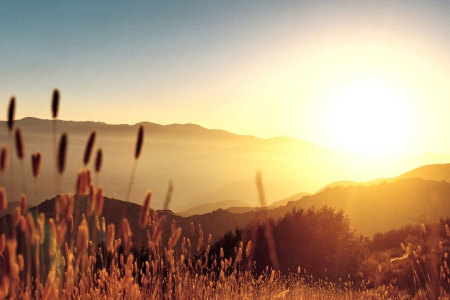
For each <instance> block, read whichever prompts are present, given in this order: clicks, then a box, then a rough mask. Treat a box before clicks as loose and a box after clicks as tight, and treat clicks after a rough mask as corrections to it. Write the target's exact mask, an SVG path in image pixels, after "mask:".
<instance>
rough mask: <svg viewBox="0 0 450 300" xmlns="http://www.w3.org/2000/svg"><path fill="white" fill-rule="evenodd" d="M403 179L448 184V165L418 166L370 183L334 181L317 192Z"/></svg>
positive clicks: (449, 179)
mask: <svg viewBox="0 0 450 300" xmlns="http://www.w3.org/2000/svg"><path fill="white" fill-rule="evenodd" d="M405 178H422V179H428V180H436V181H446V182H450V164H432V165H425V166H420V167H418V168H415V169H413V170H410V171H408V172H405V173H403V174H401V175H399V176H396V177H393V178H379V179H375V180H371V181H366V182H359V181H349V180H343V181H336V182H333V183H330V184H328V185H326V186H325V187H323V188H322V189H320V190H319V192H322V191H324V190H326V189H327V188H333V187H337V186H340V187H347V186H359V185H360V186H371V185H377V184H380V183H382V182H393V181H396V180H399V179H405Z"/></svg>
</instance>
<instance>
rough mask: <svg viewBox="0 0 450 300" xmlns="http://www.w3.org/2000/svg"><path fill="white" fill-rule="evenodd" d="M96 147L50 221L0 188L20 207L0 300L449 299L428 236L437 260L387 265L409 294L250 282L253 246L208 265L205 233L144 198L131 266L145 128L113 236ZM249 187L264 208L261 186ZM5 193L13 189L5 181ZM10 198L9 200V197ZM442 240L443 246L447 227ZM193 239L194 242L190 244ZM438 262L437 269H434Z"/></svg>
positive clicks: (11, 153) (60, 167)
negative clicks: (410, 284)
mask: <svg viewBox="0 0 450 300" xmlns="http://www.w3.org/2000/svg"><path fill="white" fill-rule="evenodd" d="M58 104H59V92H58V91H55V92H54V95H53V99H52V117H53V119H54V141H55V142H54V149H55V158H54V161H55V174H54V177H55V190H56V191H58V190H59V184H60V180H62V178H63V177H62V174H63V173H64V168H65V163H66V162H65V159H66V151H67V135H66V134H62V135H61V137H60V138H59V140H58V141H59V142H58V143H56V141H57V137H56V126H57V114H58ZM14 107H15V100H14V99H12V100H11V102H10V106H9V111H8V123H7V124H8V130H9V135H10V141H9V147H6V146H3V147H2V149H1V157H0V163H1V172H2V174H3V173H4V172H20V170H14V169H13V164H12V163H11V162H12V161H13V160H14V159H16V158H15V157H16V156H17V159H18V160H19V161H20V163H19V166H23V164H24V163H28V162H25V153H24V141H23V138H22V132H21V129H20V128H14ZM95 138H96V132H95V131H93V132H92V134H91V135H90V136H89V138H88V142H87V146H86V150H85V153H84V156H83V157H82V161H83V164H84V166H85V167H84V168H83V169H81V170H80V171H79V173H78V174H77V176H76V178H77V179H76V191H75V193H73V194H70V193H68V194H60V195H59V196H57V200H56V207H55V211H56V214H55V217H54V218H51V217H48V216H46V215H45V213H43V212H39V211H38V210H37V209H36V208H34V209H28V210H27V202H28V201H27V199H26V196H25V195H21V196H20V195H6V190H5V188H3V187H2V188H1V189H0V210H2V211H4V210H5V209H6V207H7V205H8V201H7V198H8V199H16V198H17V197H20V201H21V203H20V205H18V206H17V207H16V208H15V210H14V214H13V215H11V216H9V217H5V218H3V219H2V220H3V221H2V223H1V224H0V226H1V227H2V229H3V230H2V231H3V232H4V233H2V234H1V238H0V254H1V255H0V278H1V283H0V299H113V298H114V299H411V298H414V299H449V295H448V293H447V292H446V289H445V288H447V289H448V276H450V275H449V268H448V265H447V261H448V257H447V253H442V251H441V252H439V246H440V249H441V250H442V241H441V243H440V244H439V241H438V240H435V239H433V238H432V234H431V233H430V232H428V233H427V231H426V228H425V226H424V228H423V234H424V235H427V234H428V235H430V238H429V240H428V241H429V243H430V244H429V249H436V250H430V252H429V253H425V251H424V252H421V249H417V248H413V246H412V245H406V246H403V247H404V253H405V255H404V256H402V257H399V258H396V259H393V260H392V261H391V262H390V263H391V265H398V266H402V265H404V264H411V265H412V270H413V272H414V274H413V277H414V278H416V277H417V291H415V292H413V293H411V292H408V291H399V290H398V289H396V288H395V287H394V286H392V285H382V284H375V285H373V283H372V285H370V282H365V281H364V280H363V281H362V282H357V281H355V280H354V278H352V277H351V276H350V275H349V277H348V278H340V279H339V281H337V282H331V281H327V280H321V279H315V278H313V277H312V276H310V275H309V274H308V273H307V271H306V270H304V269H302V266H298V269H297V270H295V271H293V272H291V273H290V274H289V275H282V274H281V272H280V271H278V270H276V269H275V268H274V269H272V268H266V271H265V272H263V273H262V274H255V273H254V272H253V270H252V266H250V267H248V266H247V265H248V264H247V258H248V257H249V256H250V254H251V251H252V244H251V241H250V242H248V243H246V244H244V243H243V242H241V243H240V244H239V246H238V247H236V248H235V255H234V257H225V255H224V254H223V251H222V250H221V251H220V255H219V256H218V257H213V258H211V256H210V255H209V252H210V248H211V247H212V245H211V238H210V237H207V235H208V234H207V230H208V229H207V228H202V227H201V225H200V224H192V228H191V231H192V232H191V234H190V235H188V234H187V233H183V232H182V231H181V228H179V227H177V226H176V223H175V222H173V221H172V220H170V219H168V218H167V217H166V216H165V215H164V216H158V213H157V212H156V211H155V210H153V209H151V198H152V193H151V192H148V194H146V195H145V196H144V201H143V204H142V208H141V212H140V215H139V220H138V221H139V226H140V227H141V229H140V230H142V231H145V232H146V233H147V239H146V241H144V243H145V251H144V252H142V253H144V255H145V257H135V252H134V251H133V249H136V248H133V247H135V246H137V245H136V243H137V241H135V240H134V239H133V232H132V231H131V228H130V225H129V222H128V220H127V219H126V218H124V217H123V216H124V215H125V211H126V203H127V201H128V198H129V196H130V191H131V187H132V182H133V176H134V171H135V169H136V164H137V162H138V159H139V156H140V153H141V149H142V147H143V145H144V132H143V127H142V126H141V127H140V128H139V131H138V133H137V141H136V148H135V153H134V156H135V164H134V167H133V171H132V174H131V176H130V178H129V179H128V178H124V179H123V180H127V181H128V180H129V181H130V185H129V188H128V190H127V191H126V195H127V196H126V199H125V202H124V203H125V205H124V208H123V216H122V217H121V216H118V219H117V220H119V222H118V223H116V224H117V226H115V225H114V223H113V220H105V218H104V217H103V216H102V211H104V210H107V209H108V207H104V206H103V203H104V202H103V197H104V193H105V191H104V190H103V187H102V186H97V185H96V183H95V182H94V178H96V176H97V175H98V173H99V172H101V164H102V151H101V150H100V149H99V150H97V151H96V157H95V160H94V167H93V169H92V170H91V169H89V168H88V167H87V166H88V163H89V161H90V158H91V156H92V152H95V151H94V149H93V145H94V142H95ZM14 141H15V142H14ZM13 145H14V146H13ZM14 148H15V150H13V149H14ZM31 157H32V158H31V162H32V170H33V176H34V177H35V180H39V175H40V164H41V159H42V158H41V154H40V153H39V152H36V153H33V154H32V156H31ZM7 169H9V170H7ZM21 170H23V167H22V168H21ZM94 175H96V176H94ZM10 178H13V177H12V176H11V177H10ZM257 182H258V184H257V188H258V191H259V192H260V199H261V202H262V205H264V196H263V188H262V182H261V178H260V177H258V181H257ZM74 184H75V182H74ZM4 185H5V186H6V185H10V186H14V185H19V183H18V182H13V181H12V180H11V182H4ZM10 190H13V191H14V189H13V188H11V189H10ZM171 191H172V186H171V185H169V190H168V193H167V197H166V203H165V205H164V206H165V209H167V208H168V206H169V203H170V196H171ZM106 192H107V191H106ZM35 194H36V199H35V201H36V202H35V203H39V199H38V195H39V193H38V191H36V192H35ZM120 217H121V218H120ZM119 218H120V219H119ZM114 221H115V220H114ZM165 222H171V223H172V225H171V234H170V238H169V240H168V241H165V240H164V241H163V240H162V238H161V237H162V230H163V225H164V223H165ZM267 226H269V225H267ZM445 230H446V233H447V240H448V238H449V237H450V231H449V229H448V226H446V227H445ZM204 232H205V234H204ZM266 232H268V234H266V238H267V239H268V244H269V245H271V243H273V239H272V241H271V235H270V228H266ZM193 236H194V237H195V239H197V238H198V241H197V240H195V241H191V239H192V237H193ZM204 236H205V238H204ZM189 237H190V238H189ZM400 242H401V241H399V247H400ZM194 245H197V246H196V247H194ZM273 248H274V247H273V245H272V247H271V248H270V249H271V250H270V252H271V253H270V256H271V259H273V260H272V261H273V262H275V261H276V257H277V255H278V256H282V255H283V253H275V252H273V253H272V251H274V250H273ZM178 249H181V250H178ZM433 251H435V252H433ZM142 253H141V254H142ZM436 259H439V261H441V262H442V265H440V266H439V264H438V262H437V261H435V260H436ZM274 265H275V266H276V263H274ZM382 272H383V270H382V268H381V267H380V270H379V274H378V275H377V276H380V277H381V276H382V274H381V273H382ZM422 275H425V277H427V278H428V280H426V283H425V284H421V283H420V280H419V276H422ZM415 280H416V279H415ZM369 287H370V288H369Z"/></svg>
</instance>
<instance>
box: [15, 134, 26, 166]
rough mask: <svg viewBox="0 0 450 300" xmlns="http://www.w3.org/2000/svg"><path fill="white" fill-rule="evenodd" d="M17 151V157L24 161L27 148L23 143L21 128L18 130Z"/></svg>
mask: <svg viewBox="0 0 450 300" xmlns="http://www.w3.org/2000/svg"><path fill="white" fill-rule="evenodd" d="M16 149H17V157H19V159H22V158H23V157H24V156H25V146H24V143H23V134H22V129H20V127H18V128H16Z"/></svg>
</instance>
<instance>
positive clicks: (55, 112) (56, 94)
mask: <svg viewBox="0 0 450 300" xmlns="http://www.w3.org/2000/svg"><path fill="white" fill-rule="evenodd" d="M58 108H59V90H58V89H54V90H53V96H52V117H53V119H56V118H57V117H58Z"/></svg>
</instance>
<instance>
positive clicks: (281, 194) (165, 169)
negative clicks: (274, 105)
mask: <svg viewBox="0 0 450 300" xmlns="http://www.w3.org/2000/svg"><path fill="white" fill-rule="evenodd" d="M2 123H3V124H2ZM53 124H54V121H53V120H41V119H37V118H24V119H22V120H16V122H15V125H16V126H18V127H21V128H22V131H23V135H24V145H25V158H24V159H23V161H22V162H20V163H19V162H18V160H17V158H16V154H15V149H10V150H11V151H10V152H9V153H10V156H12V157H14V162H13V164H12V165H11V164H10V165H8V168H10V167H11V166H12V167H13V168H14V169H15V172H14V177H15V178H14V182H15V185H14V186H15V189H14V190H11V186H9V185H5V188H6V192H7V195H8V199H17V198H18V196H19V194H20V193H23V192H25V190H26V191H27V193H28V194H27V195H28V199H34V186H35V184H36V185H37V189H38V195H39V199H40V201H42V200H43V199H51V198H53V197H54V196H55V195H56V194H59V193H66V192H74V187H75V182H76V174H77V172H78V170H79V169H80V168H82V167H83V163H82V158H83V153H84V148H85V145H86V142H87V139H88V137H89V134H90V132H91V131H92V130H96V131H97V139H96V141H95V144H94V150H96V149H97V148H99V147H101V148H102V150H103V166H102V170H101V172H100V173H99V174H98V175H95V174H93V175H94V176H93V179H94V181H95V184H96V185H98V184H101V185H103V186H104V188H105V195H106V196H108V197H110V198H116V199H124V198H125V194H126V191H127V187H128V184H129V180H130V175H131V170H132V166H133V163H134V148H135V142H136V135H137V130H138V126H139V125H140V124H142V125H143V126H144V128H145V138H144V145H143V150H142V154H141V156H140V158H139V161H138V164H137V169H136V175H135V177H134V181H133V182H132V184H133V186H132V189H131V195H130V199H129V201H130V202H133V203H141V201H142V199H143V198H144V196H145V193H146V191H147V190H149V189H151V190H153V192H154V198H153V203H152V206H154V207H156V208H161V207H162V206H163V202H164V199H165V195H166V190H167V186H168V182H169V181H170V180H172V181H173V182H174V192H173V195H172V202H171V205H170V207H171V209H172V210H173V211H175V212H180V211H183V210H187V209H189V208H192V207H195V206H198V205H202V204H207V203H214V202H218V201H223V200H239V201H244V202H248V203H249V204H250V205H255V206H256V205H259V200H258V196H257V193H256V188H255V184H254V176H255V172H256V171H257V170H260V171H261V172H262V174H263V183H264V187H265V194H266V200H267V203H268V204H271V203H272V202H274V201H278V200H280V199H286V198H287V197H289V196H290V195H294V194H296V193H299V192H315V191H318V190H319V189H320V188H321V187H323V186H325V185H326V184H328V183H330V182H336V181H338V180H342V179H345V178H350V179H357V180H358V181H363V180H366V179H368V178H375V177H376V176H374V175H371V174H385V173H386V172H387V171H386V170H390V171H389V174H391V173H393V172H394V171H395V170H397V171H396V172H397V173H401V172H403V171H404V170H408V169H412V168H415V167H417V166H418V165H417V164H416V163H414V160H413V159H411V160H408V162H407V163H402V164H399V165H398V166H397V167H393V166H392V165H391V164H388V163H386V164H382V163H380V162H372V161H367V160H364V159H361V158H357V157H354V156H353V155H350V154H348V153H345V152H342V151H331V150H328V149H325V148H322V147H318V146H315V145H314V144H311V143H309V142H306V141H300V140H297V139H294V138H290V137H276V138H271V139H260V138H256V137H253V136H243V135H236V134H233V133H230V132H226V131H223V130H211V129H206V128H203V127H201V126H199V125H195V124H172V125H159V124H154V123H150V122H142V123H139V124H136V125H123V124H122V125H109V124H105V123H101V122H74V121H61V120H58V121H57V122H56V124H57V127H56V128H57V138H56V140H57V142H58V141H59V139H60V136H61V134H62V133H63V132H65V133H67V134H68V148H67V149H68V152H67V165H66V170H65V172H64V174H63V176H62V177H61V178H60V185H59V186H58V187H55V180H54V156H55V154H54V148H53V136H52V132H53V129H52V126H53ZM2 126H3V128H4V130H0V144H5V145H8V146H9V140H10V139H9V136H8V132H7V130H6V122H5V121H0V128H1V127H2ZM36 151H41V153H42V172H41V174H40V175H39V177H38V179H37V181H35V180H34V178H33V177H32V172H31V162H30V156H31V154H33V153H35V152H36ZM445 157H447V156H430V155H428V156H426V157H425V156H424V157H423V158H422V161H423V160H427V159H429V160H430V162H431V163H433V162H436V161H433V160H442V159H445ZM92 161H93V159H91V162H90V166H92V164H93V162H92ZM19 170H20V171H19ZM10 174H11V173H10V172H9V171H8V170H7V171H6V172H5V173H4V174H3V176H4V182H5V183H8V182H10V178H9V176H10ZM394 174H395V173H394Z"/></svg>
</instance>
